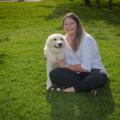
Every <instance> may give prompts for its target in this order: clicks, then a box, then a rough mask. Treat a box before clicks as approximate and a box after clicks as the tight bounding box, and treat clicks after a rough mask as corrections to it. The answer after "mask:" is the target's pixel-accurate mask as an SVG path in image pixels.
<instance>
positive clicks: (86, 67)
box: [50, 13, 107, 95]
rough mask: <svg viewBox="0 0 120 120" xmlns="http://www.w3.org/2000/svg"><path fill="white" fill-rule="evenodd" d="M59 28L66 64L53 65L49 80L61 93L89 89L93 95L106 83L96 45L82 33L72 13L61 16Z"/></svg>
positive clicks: (77, 20) (79, 24)
mask: <svg viewBox="0 0 120 120" xmlns="http://www.w3.org/2000/svg"><path fill="white" fill-rule="evenodd" d="M63 28H64V31H65V33H66V35H65V40H66V47H65V60H66V61H65V62H64V61H61V60H60V61H58V62H57V64H58V66H59V68H56V69H54V70H52V71H51V72H50V78H51V81H52V83H53V84H54V86H55V85H56V86H57V87H58V88H62V91H64V92H80V91H89V90H90V91H91V93H92V94H93V95H96V94H97V92H96V89H98V88H100V87H103V86H105V84H106V83H107V73H106V70H105V68H104V66H103V64H102V61H101V57H100V54H99V51H98V46H97V43H96V41H95V39H94V38H93V37H92V36H91V35H90V34H88V33H87V32H86V31H85V30H84V28H83V26H82V24H81V22H80V20H79V17H78V16H77V15H76V14H75V13H67V14H66V15H65V16H64V17H63ZM61 64H62V65H61ZM66 64H67V65H66ZM56 86H55V87H53V88H56Z"/></svg>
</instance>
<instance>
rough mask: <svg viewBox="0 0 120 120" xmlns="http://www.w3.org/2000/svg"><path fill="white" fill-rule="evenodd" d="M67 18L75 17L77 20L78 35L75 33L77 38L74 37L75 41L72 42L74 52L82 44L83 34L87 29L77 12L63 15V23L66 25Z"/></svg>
mask: <svg viewBox="0 0 120 120" xmlns="http://www.w3.org/2000/svg"><path fill="white" fill-rule="evenodd" d="M66 18H71V19H73V20H74V21H75V22H76V24H77V31H76V35H75V38H74V40H73V43H72V45H73V46H72V49H73V51H74V52H76V51H77V49H78V47H79V45H80V42H81V37H82V35H83V33H84V31H85V30H84V28H83V26H82V24H81V21H80V19H79V17H78V16H77V15H76V14H75V13H67V14H66V15H65V16H64V17H63V25H64V21H65V19H66Z"/></svg>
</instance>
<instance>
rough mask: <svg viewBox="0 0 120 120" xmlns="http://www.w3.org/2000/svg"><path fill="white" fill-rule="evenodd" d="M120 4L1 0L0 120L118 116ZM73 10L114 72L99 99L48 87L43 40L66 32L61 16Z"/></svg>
mask: <svg viewBox="0 0 120 120" xmlns="http://www.w3.org/2000/svg"><path fill="white" fill-rule="evenodd" d="M102 1H103V0H102ZM119 4H120V2H119V0H115V1H114V4H113V7H114V8H113V10H109V9H108V8H107V4H106V0H105V1H103V2H102V5H101V7H100V8H98V7H97V6H96V4H95V2H94V1H93V2H92V6H91V7H85V6H84V4H83V1H80V0H73V1H69V0H60V1H59V0H43V1H41V2H37V3H23V2H16V3H0V120H113V119H114V120H119V119H120V115H119V113H120V97H119V96H120V82H119V79H120V75H119V73H120V68H119V66H120V60H119V59H120V48H119V45H120V40H119V37H120V33H119V28H120V24H119V23H120V20H119V18H120V8H119V6H120V5H119ZM71 11H72V12H75V13H76V14H78V15H79V17H80V18H81V20H82V23H83V25H84V26H85V28H86V30H87V31H88V32H89V33H90V34H92V35H93V36H94V38H95V39H96V41H97V43H98V45H99V49H100V53H101V56H102V61H103V63H104V65H105V67H106V69H107V71H108V73H109V75H110V80H109V82H108V84H107V86H106V87H105V88H102V89H101V90H99V96H97V97H93V96H91V95H90V93H88V92H82V93H79V94H64V93H57V92H54V93H49V92H47V91H46V86H45V82H46V72H45V70H46V68H45V60H44V59H43V47H44V44H45V40H46V38H47V36H48V35H49V34H51V33H57V32H59V33H64V32H63V30H62V26H61V23H62V17H63V15H64V14H65V13H67V12H71Z"/></svg>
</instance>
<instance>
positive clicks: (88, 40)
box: [65, 33, 106, 72]
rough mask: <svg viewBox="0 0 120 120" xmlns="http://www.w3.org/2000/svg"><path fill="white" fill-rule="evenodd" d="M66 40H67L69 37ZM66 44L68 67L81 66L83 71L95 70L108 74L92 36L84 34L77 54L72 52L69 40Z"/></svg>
mask: <svg viewBox="0 0 120 120" xmlns="http://www.w3.org/2000/svg"><path fill="white" fill-rule="evenodd" d="M65 38H67V36H66V37H65ZM66 43H67V45H66V48H65V56H66V62H67V64H68V65H70V64H72V65H74V64H80V65H81V67H82V68H83V69H85V70H88V71H89V72H90V71H91V69H93V68H96V69H101V70H103V71H104V72H106V70H105V68H104V66H103V64H102V61H101V57H100V54H99V50H98V46H97V43H96V41H95V39H94V38H93V37H92V36H91V35H90V34H88V33H84V35H83V37H82V39H81V43H80V46H79V48H78V50H77V51H76V52H74V51H73V50H72V48H71V47H70V45H69V44H68V42H67V40H66Z"/></svg>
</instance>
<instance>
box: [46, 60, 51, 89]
mask: <svg viewBox="0 0 120 120" xmlns="http://www.w3.org/2000/svg"><path fill="white" fill-rule="evenodd" d="M51 70H52V63H51V62H48V61H47V90H48V89H49V88H50V87H51V86H52V82H51V80H50V77H49V73H50V71H51Z"/></svg>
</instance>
